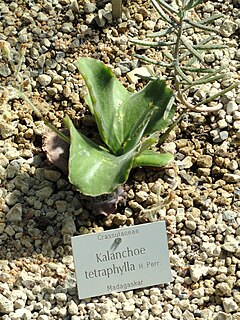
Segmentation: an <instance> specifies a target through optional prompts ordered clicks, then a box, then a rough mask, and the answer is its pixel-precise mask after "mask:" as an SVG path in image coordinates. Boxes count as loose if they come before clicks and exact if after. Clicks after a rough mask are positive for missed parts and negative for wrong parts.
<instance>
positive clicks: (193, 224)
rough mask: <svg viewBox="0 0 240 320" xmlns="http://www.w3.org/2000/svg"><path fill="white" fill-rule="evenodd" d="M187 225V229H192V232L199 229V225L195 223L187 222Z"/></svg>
mask: <svg viewBox="0 0 240 320" xmlns="http://www.w3.org/2000/svg"><path fill="white" fill-rule="evenodd" d="M185 225H186V227H187V228H188V229H190V230H195V229H196V228H197V224H196V222H195V221H189V220H187V221H186V222H185Z"/></svg>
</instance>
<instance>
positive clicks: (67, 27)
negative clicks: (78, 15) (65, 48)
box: [61, 22, 74, 33]
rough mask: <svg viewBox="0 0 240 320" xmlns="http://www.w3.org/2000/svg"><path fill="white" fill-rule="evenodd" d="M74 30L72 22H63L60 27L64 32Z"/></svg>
mask: <svg viewBox="0 0 240 320" xmlns="http://www.w3.org/2000/svg"><path fill="white" fill-rule="evenodd" d="M73 30H74V27H73V24H72V22H64V23H63V25H62V27H61V31H62V32H64V33H70V32H72V31H73Z"/></svg>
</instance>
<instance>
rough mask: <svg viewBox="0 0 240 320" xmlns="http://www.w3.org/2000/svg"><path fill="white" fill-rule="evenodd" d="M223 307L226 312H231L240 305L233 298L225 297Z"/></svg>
mask: <svg viewBox="0 0 240 320" xmlns="http://www.w3.org/2000/svg"><path fill="white" fill-rule="evenodd" d="M223 308H224V310H225V312H227V313H230V312H234V311H236V310H237V309H238V305H237V303H236V302H235V301H234V300H233V299H232V298H224V299H223Z"/></svg>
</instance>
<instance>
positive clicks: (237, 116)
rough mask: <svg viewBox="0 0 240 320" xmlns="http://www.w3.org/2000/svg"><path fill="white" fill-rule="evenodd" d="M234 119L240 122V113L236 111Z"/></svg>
mask: <svg viewBox="0 0 240 320" xmlns="http://www.w3.org/2000/svg"><path fill="white" fill-rule="evenodd" d="M232 117H233V119H234V120H240V111H234V112H233V116H232Z"/></svg>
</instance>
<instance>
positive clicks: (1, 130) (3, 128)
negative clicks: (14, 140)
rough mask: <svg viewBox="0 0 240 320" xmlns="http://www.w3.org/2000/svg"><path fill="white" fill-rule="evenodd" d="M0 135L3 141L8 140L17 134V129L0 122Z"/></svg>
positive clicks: (9, 124)
mask: <svg viewBox="0 0 240 320" xmlns="http://www.w3.org/2000/svg"><path fill="white" fill-rule="evenodd" d="M0 134H1V136H2V138H3V139H7V138H9V137H11V136H12V135H15V134H17V129H16V128H15V127H14V126H13V125H12V124H11V123H7V122H0Z"/></svg>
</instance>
